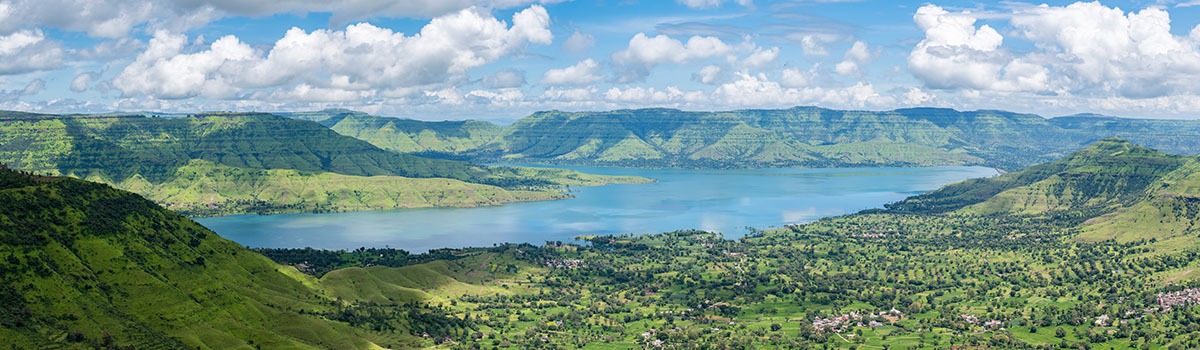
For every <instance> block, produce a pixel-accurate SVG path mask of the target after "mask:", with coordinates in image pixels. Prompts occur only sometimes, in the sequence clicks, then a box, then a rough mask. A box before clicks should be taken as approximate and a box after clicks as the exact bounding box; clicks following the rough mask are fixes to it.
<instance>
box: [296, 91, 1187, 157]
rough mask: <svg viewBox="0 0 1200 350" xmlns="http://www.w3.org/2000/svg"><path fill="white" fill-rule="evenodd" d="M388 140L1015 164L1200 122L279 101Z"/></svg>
mask: <svg viewBox="0 0 1200 350" xmlns="http://www.w3.org/2000/svg"><path fill="white" fill-rule="evenodd" d="M280 115H283V116H287V117H291V118H298V119H304V120H311V121H316V122H319V123H321V124H322V125H324V126H326V127H329V128H330V129H332V130H334V131H336V132H338V133H340V134H342V135H347V136H351V137H355V138H358V139H362V140H364V141H367V142H370V143H371V144H373V145H376V146H378V147H380V148H383V149H388V150H393V151H397V152H401V153H416V154H422V155H427V156H432V157H440V158H451V159H467V160H474V161H482V162H513V163H547V164H583V165H610V166H635V167H688V168H736V167H857V166H868V167H873V166H932V165H984V166H991V167H996V168H1000V169H1004V170H1009V171H1012V170H1018V169H1022V168H1025V167H1027V166H1030V165H1034V164H1038V163H1043V162H1048V161H1052V160H1055V159H1058V158H1061V157H1063V156H1065V155H1067V154H1068V153H1070V152H1072V151H1074V150H1076V149H1079V148H1082V147H1084V146H1086V145H1088V144H1090V143H1092V142H1096V141H1098V140H1101V139H1103V138H1106V137H1120V138H1122V139H1125V140H1129V141H1131V142H1134V143H1137V144H1140V145H1144V146H1146V147H1151V148H1155V149H1159V150H1162V151H1165V152H1169V153H1176V154H1194V153H1197V152H1200V122H1197V121H1175V120H1149V119H1122V118H1115V117H1106V116H1098V115H1075V116H1068V117H1057V118H1044V117H1041V116H1037V115H1032V114H1021V113H1013V112H1006V111H992V110H981V111H956V110H952V109H941V108H913V109H898V110H893V111H846V110H832V109H824V108H817V107H796V108H791V109H780V110H736V111H719V112H688V111H679V110H674V109H661V108H656V109H636V110H615V111H607V112H561V111H547V112H538V113H534V114H532V115H530V116H528V117H525V118H522V119H520V120H517V121H516V122H515V123H513V124H511V125H507V126H500V125H496V124H491V123H487V122H482V121H453V122H422V121H416V120H409V119H395V118H384V117H376V116H371V115H368V114H365V113H360V112H354V111H347V110H326V111H320V112H304V113H280Z"/></svg>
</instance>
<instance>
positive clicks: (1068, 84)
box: [908, 2, 1200, 98]
mask: <svg viewBox="0 0 1200 350" xmlns="http://www.w3.org/2000/svg"><path fill="white" fill-rule="evenodd" d="M913 19H914V21H915V22H916V23H917V26H918V27H919V28H920V29H921V30H922V31H924V32H925V38H924V39H923V40H922V41H921V42H920V43H918V44H917V46H916V47H915V48H914V49H913V51H912V53H911V54H910V55H909V58H908V66H909V69H910V71H911V72H912V73H913V75H914V76H916V77H917V78H918V79H921V80H922V81H923V82H924V83H925V85H926V86H928V87H931V88H935V89H971V90H979V91H1003V92H1025V93H1034V94H1055V95H1060V96H1077V97H1084V96H1098V97H1103V96H1122V97H1128V98H1150V97H1159V96H1167V95H1174V94H1184V93H1187V94H1194V93H1197V92H1200V83H1197V81H1198V80H1197V75H1200V48H1198V47H1197V44H1200V30H1198V29H1196V28H1193V30H1192V31H1191V33H1189V34H1188V35H1186V36H1178V35H1174V34H1172V33H1171V20H1170V16H1169V14H1168V13H1167V11H1166V10H1164V9H1161V8H1154V7H1151V8H1147V9H1143V10H1141V11H1137V12H1129V13H1125V12H1123V11H1122V10H1120V9H1118V8H1115V7H1107V6H1105V5H1103V4H1100V3H1098V2H1088V3H1084V2H1079V3H1074V4H1070V5H1067V6H1048V5H1040V6H1027V7H1020V8H1017V9H1015V10H1014V11H1013V13H1012V14H1011V15H1010V16H1008V20H1009V23H1010V24H1011V25H1012V26H1013V28H1014V30H1013V32H1012V33H1013V34H1014V35H1015V36H1014V38H1013V39H1014V40H1023V41H1025V42H1029V43H1031V44H1032V47H1033V50H1028V52H1023V53H1014V52H1012V51H1011V50H1008V49H1007V48H1006V47H1005V46H1004V44H1003V43H1004V40H1005V38H1004V37H1003V36H1001V35H1000V33H998V32H997V31H996V30H995V29H993V28H991V27H990V26H988V25H983V26H978V27H976V26H975V22H976V20H977V19H978V16H976V15H974V14H972V13H970V12H965V11H964V12H958V13H951V12H948V11H946V10H944V9H942V8H940V7H937V6H934V5H926V6H923V7H921V8H920V9H919V10H918V11H917V14H916V15H915V16H914V17H913Z"/></svg>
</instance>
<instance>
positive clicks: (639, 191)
mask: <svg viewBox="0 0 1200 350" xmlns="http://www.w3.org/2000/svg"><path fill="white" fill-rule="evenodd" d="M567 168H571V169H576V170H580V171H584V172H589V173H596V174H613V175H638V176H645V177H649V178H654V179H657V180H659V181H658V182H657V183H653V184H644V185H611V186H602V187H583V188H573V191H574V195H575V196H576V197H575V198H573V199H568V200H560V201H548V202H533V203H515V204H509V205H504V206H500V207H487V208H470V209H462V208H434V209H405V210H391V211H372V212H355V213H337V214H281V215H267V216H262V215H234V216H226V217H218V218H205V219H199V220H197V221H199V222H200V223H201V224H204V225H205V226H208V227H209V228H211V229H213V231H216V232H217V233H219V234H221V236H223V237H226V238H229V239H232V240H234V241H236V242H238V243H241V244H244V245H247V246H251V247H313V248H324V249H353V248H358V247H364V246H365V247H384V246H388V247H392V248H402V249H406V250H409V251H412V252H424V251H427V250H429V249H433V248H442V247H466V246H491V245H493V244H496V243H504V242H514V243H515V242H529V243H535V244H541V243H544V242H545V241H556V240H557V241H569V240H571V239H572V237H575V236H578V235H585V234H623V233H656V232H664V231H673V230H678V229H689V228H697V229H703V230H709V231H717V232H722V233H724V234H725V236H726V237H736V236H741V235H743V234H745V233H746V229H745V227H747V226H750V227H756V228H768V227H778V226H782V225H784V224H792V223H802V222H808V221H812V220H816V219H819V218H822V217H827V216H833V215H840V214H846V213H852V212H856V211H859V210H862V209H868V208H878V207H881V206H882V205H883V204H885V203H889V202H894V201H897V200H900V199H903V198H904V197H907V196H909V195H912V194H914V193H920V192H923V191H928V190H932V189H935V188H937V187H940V186H942V185H945V184H947V183H951V182H955V181H960V180H964V179H968V178H976V177H985V176H992V175H996V171H995V170H994V169H990V168H982V167H932V168H872V169H751V170H686V169H625V168H601V167H567Z"/></svg>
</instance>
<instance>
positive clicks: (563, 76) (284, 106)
mask: <svg viewBox="0 0 1200 350" xmlns="http://www.w3.org/2000/svg"><path fill="white" fill-rule="evenodd" d="M1198 25H1200V0H1185V1H1170V0H1148V1H1138V0H1125V1H1102V2H1067V1H1053V2H1047V3H1027V2H1018V1H1005V2H974V1H932V2H903V1H866V0H863V1H854V0H792V1H763V0H732V1H730V0H678V1H669V0H667V1H644V0H575V1H566V0H409V1H393V0H329V1H308V0H263V1H244V0H213V1H203V0H0V109H9V110H21V111H32V112H47V113H100V112H113V111H154V112H183V113H186V112H196V111H268V112H269V111H305V110H319V109H324V108H348V109H355V110H361V111H366V112H369V113H373V114H377V115H383V116H396V117H406V118H415V119H424V120H444V119H485V120H497V121H506V120H508V121H510V120H513V119H517V118H520V117H522V116H525V115H528V114H529V113H532V112H535V111H542V110H552V109H557V110H567V111H594V110H611V109H622V108H643V107H667V108H678V109H684V110H706V111H711V110H733V109H750V108H788V107H793V106H820V107H826V108H835V109H856V110H858V109H863V110H890V109H896V108H907V107H918V106H922V107H948V108H955V109H959V110H978V109H1002V110H1010V111H1016V112H1024V113H1035V114H1040V115H1043V116H1048V117H1051V116H1061V115H1071V114H1077V113H1099V114H1106V115H1116V116H1122V117H1134V118H1162V119H1200V26H1198Z"/></svg>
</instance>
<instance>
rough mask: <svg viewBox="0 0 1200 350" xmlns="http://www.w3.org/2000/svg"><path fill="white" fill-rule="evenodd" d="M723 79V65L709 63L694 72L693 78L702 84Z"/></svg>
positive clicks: (713, 82)
mask: <svg viewBox="0 0 1200 350" xmlns="http://www.w3.org/2000/svg"><path fill="white" fill-rule="evenodd" d="M720 79H721V67H717V66H713V65H708V66H704V68H700V71H699V72H696V73H694V74H692V80H695V81H698V82H700V83H702V84H715V83H717V81H718V80H720Z"/></svg>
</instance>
